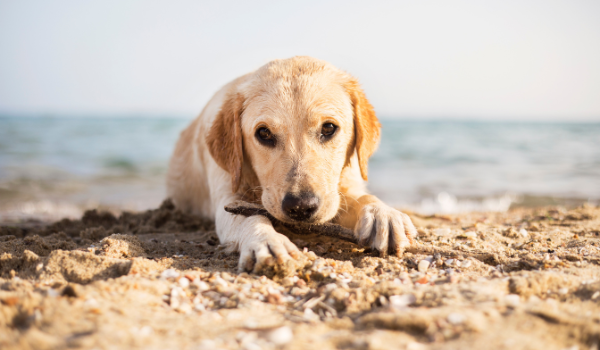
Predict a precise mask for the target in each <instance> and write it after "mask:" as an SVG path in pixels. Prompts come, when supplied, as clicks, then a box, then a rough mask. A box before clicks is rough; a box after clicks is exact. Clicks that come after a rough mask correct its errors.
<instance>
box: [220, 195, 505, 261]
mask: <svg viewBox="0 0 600 350" xmlns="http://www.w3.org/2000/svg"><path fill="white" fill-rule="evenodd" d="M225 211H227V212H229V213H232V214H236V215H243V216H246V217H249V216H254V215H262V216H264V217H266V218H267V219H269V220H270V221H271V222H272V223H273V224H274V225H278V224H279V225H282V226H284V227H286V228H287V229H289V230H290V231H292V232H293V233H296V234H299V235H309V234H312V233H316V234H318V235H322V236H327V237H332V238H337V239H340V240H342V241H346V242H350V243H354V244H358V240H357V239H356V238H355V237H354V233H353V232H352V230H350V229H347V228H345V227H343V226H340V225H338V224H332V223H324V224H304V223H287V222H283V221H280V220H278V219H276V218H275V217H274V216H273V215H271V214H270V213H269V212H268V211H267V209H265V208H264V207H263V206H261V205H258V204H254V203H249V202H244V201H235V202H233V203H229V204H228V205H226V206H225ZM405 252H407V253H413V254H426V255H435V254H440V255H441V256H443V257H446V258H450V257H453V256H456V255H459V254H460V255H463V256H467V257H473V258H475V259H477V260H479V261H482V262H484V263H486V264H488V265H494V266H495V265H497V264H500V263H506V261H504V260H506V259H501V258H499V257H498V255H496V254H494V253H492V252H485V251H473V252H465V251H456V250H452V249H444V248H437V247H433V246H426V245H422V244H414V245H412V246H409V247H406V249H405Z"/></svg>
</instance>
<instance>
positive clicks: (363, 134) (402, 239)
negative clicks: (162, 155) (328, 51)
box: [167, 57, 417, 272]
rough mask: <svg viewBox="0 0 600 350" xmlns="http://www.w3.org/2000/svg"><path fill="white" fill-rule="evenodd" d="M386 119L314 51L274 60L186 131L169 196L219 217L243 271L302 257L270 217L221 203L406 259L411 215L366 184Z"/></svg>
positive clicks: (236, 83)
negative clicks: (337, 228)
mask: <svg viewBox="0 0 600 350" xmlns="http://www.w3.org/2000/svg"><path fill="white" fill-rule="evenodd" d="M380 129H381V125H380V123H379V121H378V119H377V117H376V115H375V112H374V110H373V107H372V106H371V104H370V103H369V101H368V100H367V98H366V96H365V94H364V92H363V90H362V89H361V87H360V85H359V83H358V81H357V80H356V79H355V78H353V77H352V76H351V75H349V74H348V73H346V72H344V71H342V70H339V69H337V68H335V67H334V66H332V65H331V64H329V63H327V62H324V61H321V60H318V59H314V58H311V57H293V58H289V59H284V60H274V61H271V62H269V63H267V64H266V65H264V66H263V67H261V68H259V69H258V70H256V71H254V72H252V73H249V74H246V75H244V76H242V77H239V78H237V79H235V80H233V81H232V82H230V83H229V84H227V85H225V86H224V87H223V88H222V89H221V90H219V91H218V92H217V93H216V94H215V95H214V96H213V97H212V99H211V100H210V101H209V102H208V104H207V105H206V106H205V107H204V110H203V111H202V112H201V113H200V115H199V116H198V117H197V118H196V119H195V120H194V121H193V122H192V123H191V124H190V125H189V126H188V127H187V128H186V129H185V130H184V131H183V132H182V133H181V135H180V138H179V140H178V142H177V145H176V147H175V150H174V152H173V155H172V157H171V160H170V163H169V170H168V174H167V195H168V196H169V197H170V198H171V199H172V201H173V203H174V204H175V206H176V207H177V208H179V209H181V210H182V211H184V212H189V213H193V214H196V215H200V216H202V217H204V218H208V219H211V220H214V221H215V226H216V232H217V235H218V237H219V240H220V241H221V244H224V245H227V246H228V247H229V249H230V251H238V252H239V253H240V259H239V270H240V271H254V272H257V271H261V270H262V269H263V268H265V267H268V266H273V265H274V264H284V263H286V262H288V261H289V260H290V259H295V258H298V255H299V253H300V252H299V250H298V248H297V247H296V246H295V245H294V244H293V243H292V242H291V241H290V240H289V239H288V238H287V237H286V236H284V235H282V234H280V233H278V232H276V231H275V229H274V228H273V226H272V224H271V222H270V221H269V220H268V219H267V218H265V217H263V216H251V217H243V216H239V215H233V214H230V213H228V212H226V211H225V210H224V206H225V205H227V204H229V203H231V202H233V201H235V200H245V201H249V202H255V203H261V204H262V205H263V206H264V207H265V208H266V209H267V211H268V212H269V213H270V214H272V215H273V216H274V217H276V218H277V219H279V220H280V221H283V222H308V223H323V222H328V221H332V222H335V223H338V224H340V225H342V226H344V227H347V228H350V229H353V230H354V233H355V235H356V238H357V239H358V240H359V242H360V243H361V244H362V245H364V246H369V247H372V248H374V249H376V250H377V251H379V252H380V254H382V255H386V254H393V255H396V256H401V255H402V253H403V251H404V249H405V248H406V247H407V246H409V245H410V244H412V243H413V239H414V238H415V237H416V236H417V230H416V229H415V227H414V225H413V223H412V222H411V219H410V218H409V216H408V215H406V214H404V213H402V212H400V211H398V210H396V209H393V208H391V207H389V206H388V205H386V204H385V203H383V202H382V201H381V200H379V199H378V198H377V197H375V196H373V195H370V194H368V193H367V190H366V180H367V173H368V171H367V165H368V160H369V157H370V156H371V155H372V154H373V152H375V150H376V149H377V146H378V144H379V140H380Z"/></svg>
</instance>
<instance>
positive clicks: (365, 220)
mask: <svg viewBox="0 0 600 350" xmlns="http://www.w3.org/2000/svg"><path fill="white" fill-rule="evenodd" d="M354 233H355V235H356V236H357V238H358V240H359V243H360V244H361V245H362V246H368V247H372V248H374V249H377V250H378V251H379V253H380V254H381V256H386V255H387V254H391V255H395V256H398V257H399V256H401V255H402V253H403V252H404V248H406V247H407V246H409V245H410V244H412V243H413V242H414V238H415V237H417V234H418V233H417V229H416V228H415V226H414V225H413V223H412V221H411V220H410V217H409V216H408V215H406V214H404V213H402V212H400V211H398V210H396V209H394V208H392V207H389V206H387V205H386V204H383V203H381V202H376V203H371V204H367V205H365V206H364V207H363V208H362V210H361V212H360V214H359V218H358V221H357V223H356V227H355V228H354Z"/></svg>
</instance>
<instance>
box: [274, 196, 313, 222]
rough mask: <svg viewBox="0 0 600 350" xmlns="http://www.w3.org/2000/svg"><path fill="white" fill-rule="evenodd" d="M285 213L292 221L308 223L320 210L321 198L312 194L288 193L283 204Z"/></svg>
mask: <svg viewBox="0 0 600 350" xmlns="http://www.w3.org/2000/svg"><path fill="white" fill-rule="evenodd" d="M281 207H282V209H283V212H284V213H286V215H287V216H289V217H290V218H291V219H294V220H297V221H306V220H308V219H310V218H311V217H312V216H313V214H314V213H316V212H317V209H318V208H319V198H317V197H316V196H315V195H314V194H312V193H307V192H304V193H301V194H299V195H297V194H292V193H287V194H286V195H285V197H284V198H283V202H282V204H281Z"/></svg>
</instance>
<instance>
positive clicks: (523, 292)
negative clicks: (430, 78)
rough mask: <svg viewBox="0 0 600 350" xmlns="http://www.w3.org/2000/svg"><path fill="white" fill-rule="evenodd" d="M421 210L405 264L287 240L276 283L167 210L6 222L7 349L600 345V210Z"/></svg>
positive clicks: (0, 246)
mask: <svg viewBox="0 0 600 350" xmlns="http://www.w3.org/2000/svg"><path fill="white" fill-rule="evenodd" d="M409 214H410V215H411V217H412V219H413V222H414V223H415V225H416V226H417V228H418V230H419V234H420V236H419V238H418V242H417V243H418V246H417V247H414V248H412V249H410V250H409V251H408V252H406V253H405V254H404V256H402V257H401V258H396V257H386V258H380V257H378V255H377V253H376V252H373V251H369V250H365V249H363V248H360V247H358V246H356V245H354V244H352V243H349V242H344V241H338V240H335V239H332V238H327V237H319V236H314V235H313V236H293V235H291V234H290V233H289V232H288V234H290V235H291V239H292V241H293V242H295V243H296V244H297V245H298V246H299V247H300V248H303V249H304V253H303V255H302V257H301V258H300V259H299V260H298V261H297V262H296V263H295V264H293V265H287V266H285V267H284V268H277V269H270V270H267V271H263V273H264V274H265V275H263V276H259V275H253V274H247V273H238V272H237V260H238V255H237V254H227V253H226V252H225V251H224V249H223V247H221V246H220V245H219V241H218V238H217V237H216V235H215V233H214V225H213V223H212V222H207V221H204V220H201V219H199V218H196V217H192V216H189V215H186V214H183V213H181V212H179V211H177V210H176V209H175V208H173V206H172V205H170V203H168V202H165V203H163V205H162V206H161V207H160V208H158V209H156V210H149V211H146V212H142V213H137V214H132V213H123V214H121V215H119V216H115V215H114V214H111V213H108V212H97V211H88V212H86V213H85V214H84V215H83V217H82V218H81V220H68V219H64V220H62V221H58V222H54V223H50V224H47V223H43V222H36V221H27V222H20V223H16V224H15V223H13V224H10V225H7V224H4V225H3V226H0V302H1V304H0V348H2V349H62V348H74V349H77V348H81V349H93V348H96V349H111V348H143V349H165V348H170V349H175V348H177V349H237V348H242V349H279V348H282V349H306V348H318V349H442V348H443V349H464V348H473V349H544V350H552V349H598V346H599V344H600V266H599V264H600V250H599V248H600V208H597V207H591V206H582V207H579V208H576V209H573V210H565V209H562V208H549V207H545V208H521V209H515V210H511V211H509V212H507V213H472V214H458V215H447V216H439V215H438V216H421V215H417V214H411V213H409ZM282 230H284V229H282Z"/></svg>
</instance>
